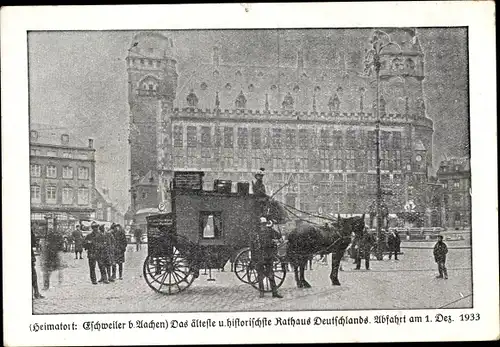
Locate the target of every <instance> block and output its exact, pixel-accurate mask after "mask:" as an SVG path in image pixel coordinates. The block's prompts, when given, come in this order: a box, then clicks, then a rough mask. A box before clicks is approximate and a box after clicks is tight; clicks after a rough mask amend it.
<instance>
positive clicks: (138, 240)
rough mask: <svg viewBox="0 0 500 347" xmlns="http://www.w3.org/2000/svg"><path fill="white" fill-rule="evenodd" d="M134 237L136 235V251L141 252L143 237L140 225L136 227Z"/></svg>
mask: <svg viewBox="0 0 500 347" xmlns="http://www.w3.org/2000/svg"><path fill="white" fill-rule="evenodd" d="M134 237H135V251H136V252H139V250H140V249H141V239H142V229H141V228H139V227H137V226H136V227H135V229H134Z"/></svg>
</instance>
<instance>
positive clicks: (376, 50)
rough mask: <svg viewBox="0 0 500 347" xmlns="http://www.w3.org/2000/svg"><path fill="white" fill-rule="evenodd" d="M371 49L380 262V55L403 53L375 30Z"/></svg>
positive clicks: (368, 64) (368, 65)
mask: <svg viewBox="0 0 500 347" xmlns="http://www.w3.org/2000/svg"><path fill="white" fill-rule="evenodd" d="M382 37H385V38H386V39H387V40H386V41H383V40H382ZM370 44H371V47H370V49H369V50H367V51H366V55H365V61H364V63H365V73H366V74H368V75H371V73H372V71H374V72H375V81H376V90H377V93H376V97H377V114H376V115H377V121H376V123H375V136H376V150H375V156H376V166H375V168H376V174H377V193H376V196H377V198H376V209H375V211H376V212H375V213H376V216H377V254H376V257H377V259H378V260H382V258H383V253H382V245H383V238H382V207H381V205H382V184H381V173H380V162H381V159H380V68H381V62H380V54H381V53H382V51H383V50H384V49H385V48H386V47H387V46H390V45H395V46H397V47H398V48H399V50H400V51H401V47H400V46H399V45H398V44H397V43H395V42H392V41H391V38H390V36H389V34H387V33H386V32H384V31H382V30H375V31H374V33H373V36H372V39H371V40H370Z"/></svg>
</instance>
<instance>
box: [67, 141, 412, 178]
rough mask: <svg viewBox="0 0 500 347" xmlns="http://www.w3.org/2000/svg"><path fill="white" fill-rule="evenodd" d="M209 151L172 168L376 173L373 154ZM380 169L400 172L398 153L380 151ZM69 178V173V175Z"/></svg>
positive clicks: (177, 161)
mask: <svg viewBox="0 0 500 347" xmlns="http://www.w3.org/2000/svg"><path fill="white" fill-rule="evenodd" d="M212 154H213V153H212V152H211V150H210V148H206V147H203V148H202V149H201V156H200V154H199V153H198V152H197V150H196V149H195V148H192V147H189V148H188V153H187V156H179V155H178V156H175V157H174V166H175V167H178V168H182V167H184V166H187V167H189V168H196V167H198V166H200V167H203V168H212V167H214V166H221V167H224V168H232V167H233V166H236V168H238V169H247V168H252V169H258V168H260V167H263V166H264V167H267V168H268V170H283V171H339V170H340V171H344V170H346V171H367V170H368V171H375V169H376V162H377V161H376V155H375V151H374V150H368V151H366V154H365V152H361V153H360V152H358V151H357V150H351V149H347V150H323V149H320V150H319V155H318V156H317V157H314V158H311V157H297V158H286V157H279V156H272V157H270V158H259V157H241V156H233V155H231V154H229V155H228V154H225V155H223V156H222V157H218V158H214V157H213V155H212ZM380 157H381V160H380V169H381V170H382V171H399V170H401V169H402V167H403V166H402V159H401V151H381V153H380ZM68 175H69V173H68Z"/></svg>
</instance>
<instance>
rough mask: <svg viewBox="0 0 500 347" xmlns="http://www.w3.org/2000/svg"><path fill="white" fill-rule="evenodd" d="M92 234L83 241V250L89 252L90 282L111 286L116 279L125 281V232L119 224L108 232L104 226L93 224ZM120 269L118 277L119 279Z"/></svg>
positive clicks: (113, 225) (112, 226)
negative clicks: (97, 272)
mask: <svg viewBox="0 0 500 347" xmlns="http://www.w3.org/2000/svg"><path fill="white" fill-rule="evenodd" d="M90 227H91V228H92V232H91V233H90V234H88V235H87V236H86V237H85V239H84V240H83V244H82V246H83V248H85V249H86V250H87V257H88V262H89V271H90V281H91V282H92V284H98V283H104V284H109V283H110V282H114V281H115V280H116V279H118V280H122V279H123V263H124V262H125V251H126V249H127V238H126V236H125V231H124V230H123V228H122V227H121V225H119V224H114V223H113V224H112V225H111V227H110V228H109V229H108V230H106V228H105V227H104V225H99V224H97V223H96V222H92V224H91V225H90ZM75 253H76V247H75ZM96 265H97V266H98V268H99V272H100V279H99V280H97V276H96V271H95V270H96V269H95V268H96ZM117 269H118V277H117Z"/></svg>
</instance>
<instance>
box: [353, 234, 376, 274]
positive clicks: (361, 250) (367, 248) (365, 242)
mask: <svg viewBox="0 0 500 347" xmlns="http://www.w3.org/2000/svg"><path fill="white" fill-rule="evenodd" d="M374 244H375V237H374V236H373V234H372V233H371V232H370V231H369V230H367V231H366V232H365V233H364V234H363V236H361V238H359V239H358V240H357V241H355V246H354V248H355V250H356V268H355V270H360V269H361V259H363V258H364V259H365V268H366V270H370V253H371V249H372V247H373V245H374Z"/></svg>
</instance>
